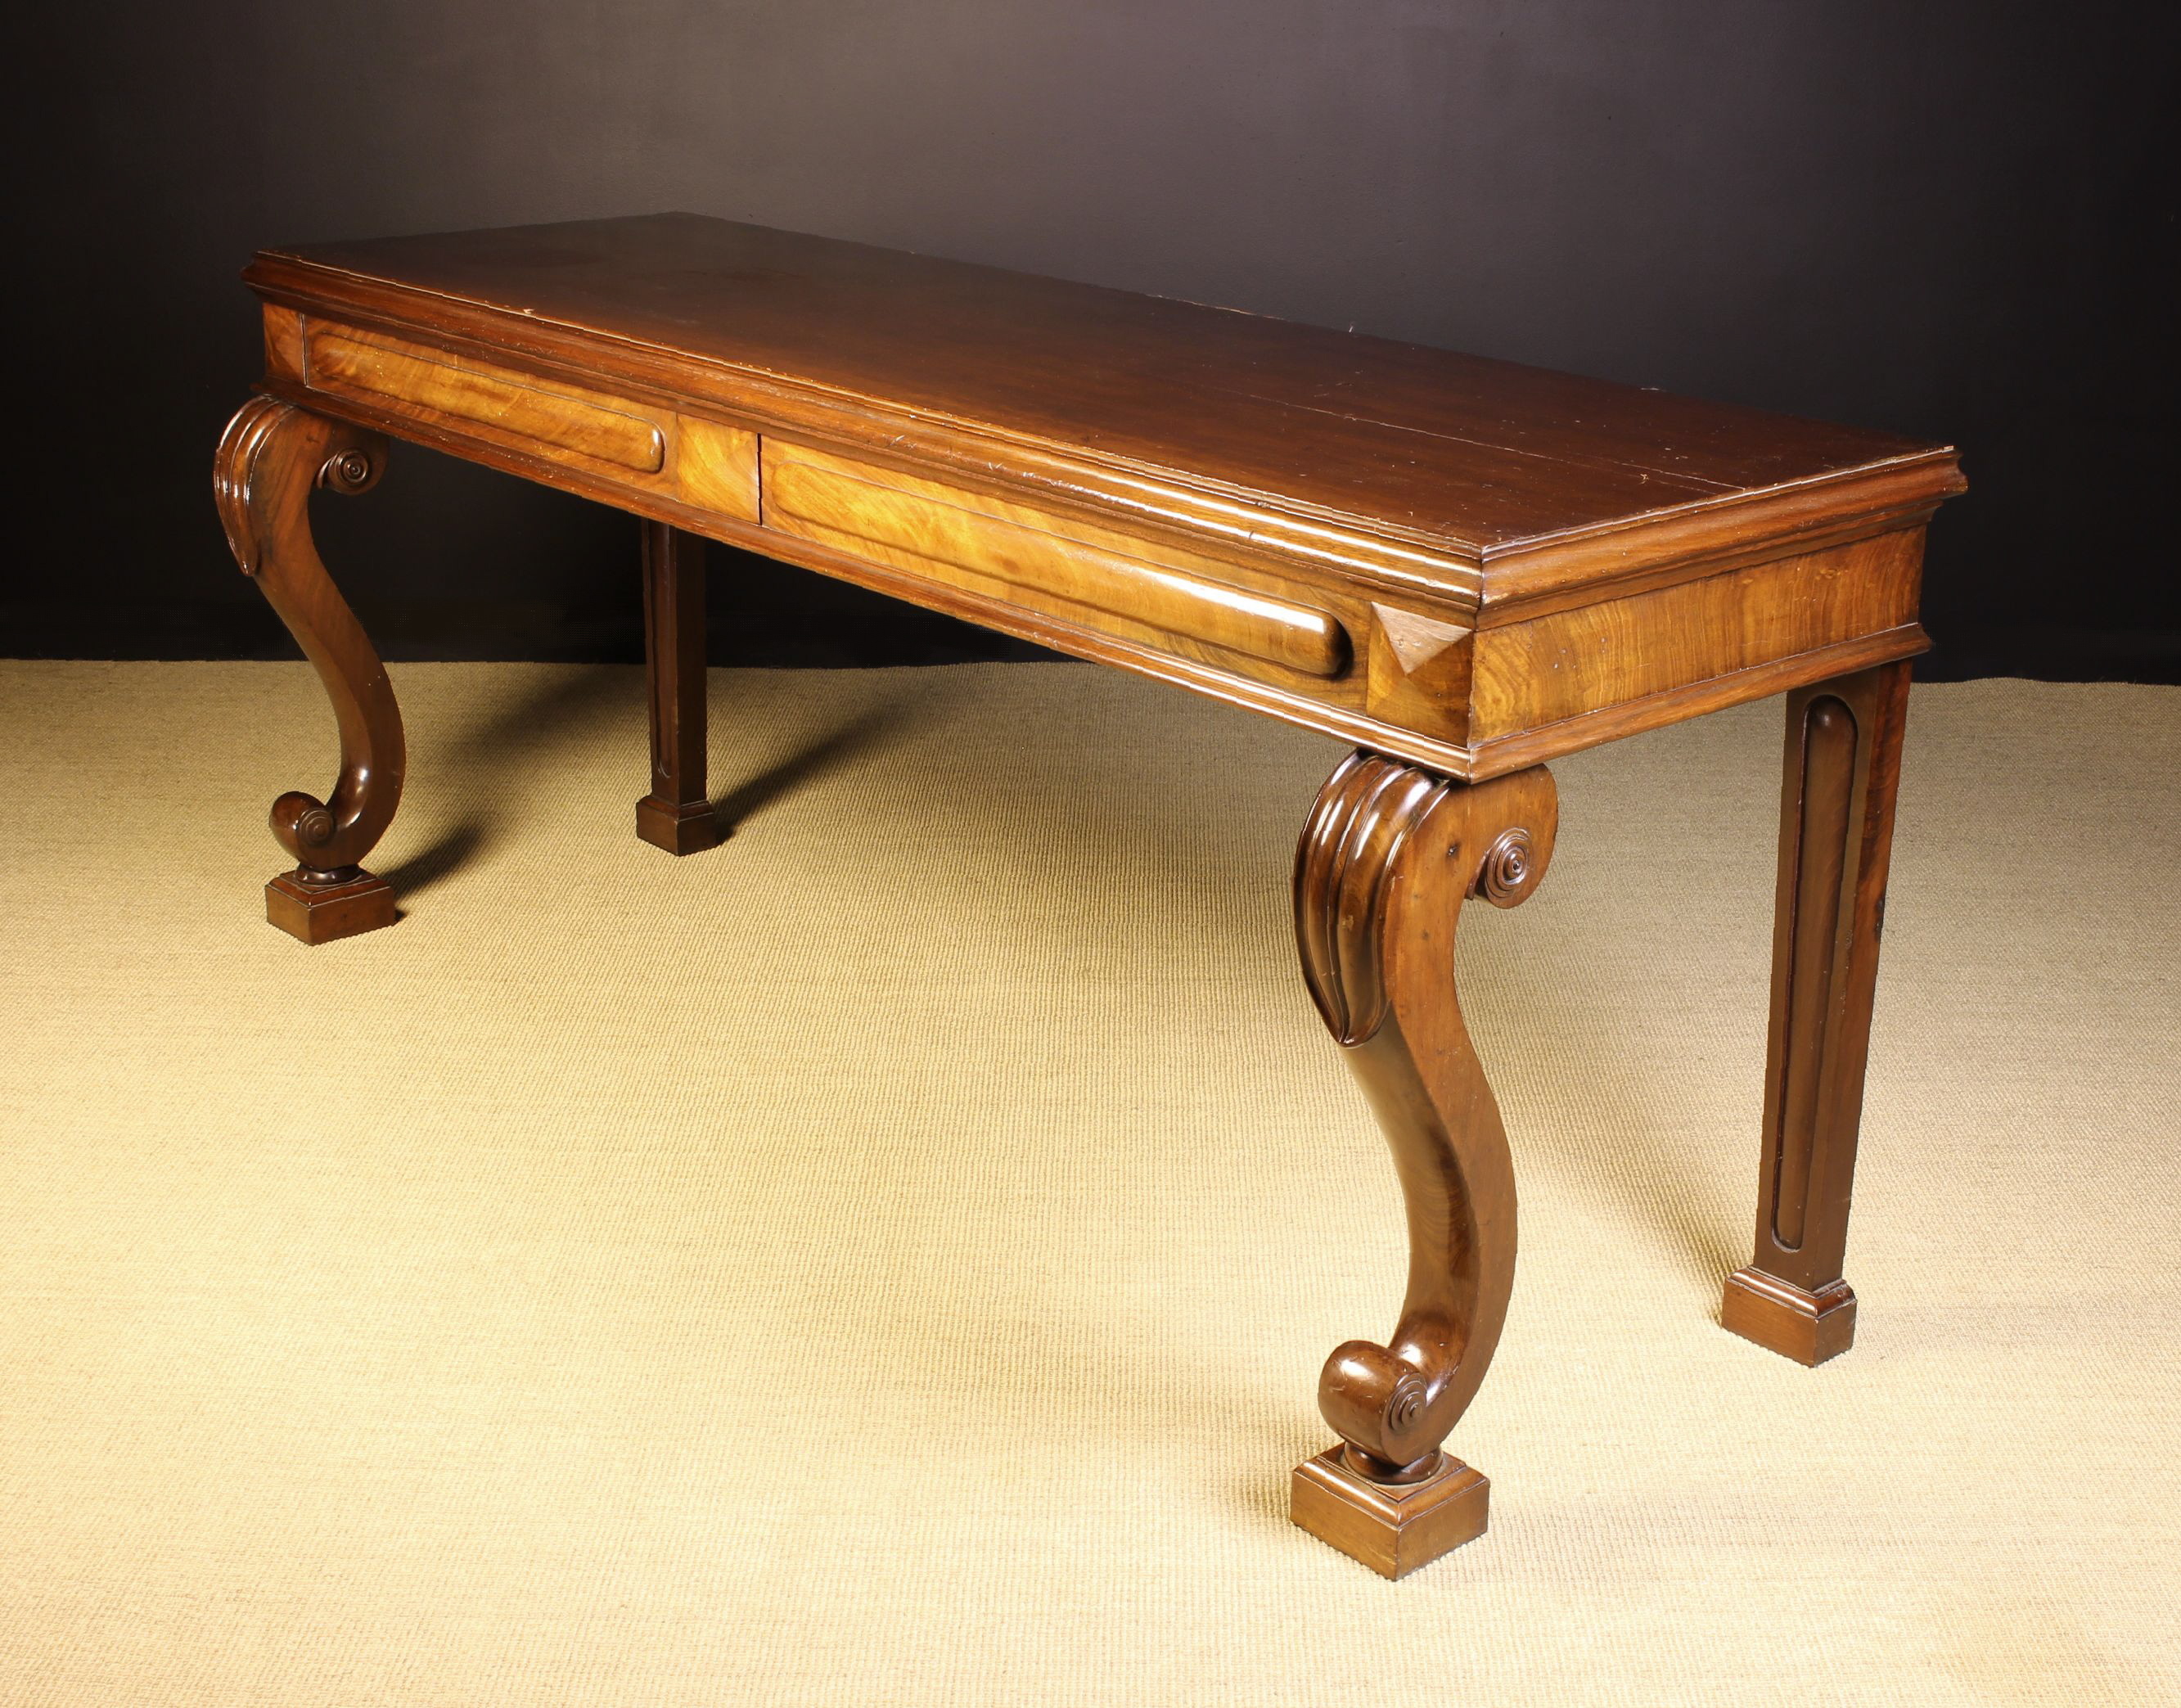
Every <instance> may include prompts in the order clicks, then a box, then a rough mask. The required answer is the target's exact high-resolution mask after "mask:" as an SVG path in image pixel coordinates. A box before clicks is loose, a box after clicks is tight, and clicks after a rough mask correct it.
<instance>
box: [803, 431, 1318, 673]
mask: <svg viewBox="0 0 2181 1708" xmlns="http://www.w3.org/2000/svg"><path fill="white" fill-rule="evenodd" d="M760 455H761V463H762V475H761V479H762V482H763V504H764V520H765V526H766V527H768V528H776V529H778V530H779V531H780V532H781V533H790V534H793V535H796V536H797V537H798V538H800V539H808V540H811V541H814V542H815V543H816V544H820V545H825V546H828V547H831V549H832V550H836V551H839V552H842V553H844V554H845V555H847V556H851V557H858V558H863V559H865V560H867V561H875V562H877V563H881V564H884V565H886V566H887V567H890V568H893V569H897V570H901V571H904V572H908V573H910V574H913V575H915V576H917V577H919V578H922V579H925V580H927V581H932V582H937V583H941V584H942V585H946V586H949V587H957V588H961V589H965V590H967V591H969V592H972V593H977V594H984V595H986V597H988V598H996V599H1002V600H1006V601H1007V602H1008V603H1009V604H1013V605H1021V606H1024V607H1027V608H1028V609H1030V610H1032V611H1039V612H1041V613H1043V614H1045V615H1046V616H1057V617H1059V618H1062V619H1063V620H1065V621H1068V622H1076V623H1079V624H1083V625H1085V626H1086V627H1092V628H1096V629H1099V630H1101V631H1103V632H1107V633H1118V634H1121V635H1123V636H1125V637H1127V638H1135V639H1146V640H1149V641H1151V643H1152V644H1161V645H1167V646H1169V647H1173V648H1175V649H1179V650H1184V651H1187V652H1190V653H1191V654H1192V655H1201V656H1205V657H1207V658H1209V659H1210V660H1211V661H1214V662H1217V663H1220V664H1223V665H1225V666H1229V667H1232V668H1237V669H1242V670H1245V671H1248V672H1251V673H1252V674H1256V675H1261V676H1262V675H1271V676H1273V677H1276V678H1277V677H1286V676H1289V675H1292V676H1295V677H1307V678H1316V679H1324V678H1329V677H1339V676H1342V675H1344V673H1345V672H1347V670H1348V667H1349V663H1350V640H1349V635H1348V631H1347V630H1346V628H1344V627H1343V626H1342V624H1341V622H1339V619H1338V618H1337V617H1336V616H1333V613H1331V612H1330V611H1324V610H1321V609H1319V608H1317V606H1315V605H1311V604H1309V603H1306V602H1305V601H1303V600H1298V599H1295V598H1293V597H1289V596H1284V595H1283V594H1282V593H1281V592H1280V591H1278V589H1276V588H1275V587H1274V586H1273V584H1272V583H1271V579H1270V578H1268V577H1264V576H1262V575H1258V574H1256V573H1253V572H1249V571H1245V570H1241V569H1238V568H1237V567H1234V566H1233V565H1229V564H1223V563H1220V562H1218V561H1216V560H1213V559H1210V558H1205V557H1201V556H1196V555H1195V554H1194V553H1191V552H1189V551H1186V550H1182V549H1179V548H1177V547H1170V546H1168V545H1165V544H1162V543H1160V542H1156V541H1149V540H1144V539H1136V538H1135V537H1134V536H1132V535H1129V534H1126V533H1120V532H1118V531H1117V530H1115V529H1112V528H1104V527H1102V526H1100V525H1099V524H1097V523H1095V522H1084V521H1079V520H1078V519H1076V518H1074V517H1063V516H1058V515H1056V514H1054V513H1052V512H1051V511H1045V510H1042V509H1040V508H1038V507H1036V506H1031V505H1027V504H1022V503H1018V502H1016V501H1014V500H1008V499H998V498H993V497H991V496H989V495H986V494H983V493H977V492H970V491H968V490H965V489H962V488H959V487H952V486H947V485H944V484H941V483H939V482H936V481H931V480H925V479H923V478H919V477H916V476H912V475H906V474H901V473H896V472H895V471H893V470H892V469H886V468H881V467H877V466H875V465H873V464H870V463H864V462H856V461H853V460H852V459H850V458H848V457H842V456H834V455H832V454H831V453H830V452H825V451H818V450H809V449H806V448H804V447H803V446H800V445H787V444H783V443H781V442H780V441H779V440H776V439H766V440H765V443H764V445H763V448H762V451H761V454H760Z"/></svg>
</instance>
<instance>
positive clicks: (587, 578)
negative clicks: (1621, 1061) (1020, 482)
mask: <svg viewBox="0 0 2181 1708" xmlns="http://www.w3.org/2000/svg"><path fill="white" fill-rule="evenodd" d="M39 9H40V12H41V17H40V19H38V20H37V21H36V23H35V24H34V25H30V27H32V28H34V29H36V30H38V31H39V32H41V34H40V36H39V37H38V38H37V39H35V40H33V41H29V42H28V43H25V44H22V46H21V49H20V51H19V53H18V54H16V55H14V56H12V57H14V61H15V64H16V66H17V68H18V75H19V77H20V76H21V74H22V73H23V72H24V71H25V70H27V71H28V72H29V74H30V75H29V76H28V78H27V80H25V81H26V83H27V86H26V87H25V88H24V89H22V90H20V91H19V93H18V96H17V97H16V100H15V102H14V106H13V107H12V108H10V112H11V116H12V119H13V122H14V127H15V128H16V129H17V130H18V132H19V134H18V135H17V136H16V137H14V139H13V141H14V144H15V146H14V147H13V148H12V149H11V151H10V156H9V158H10V160H11V162H12V163H13V183H12V185H11V186H10V190H9V195H10V196H11V198H12V199H13V200H14V202H15V204H16V210H15V213H14V216H13V217H12V218H11V221H10V229H11V231H12V232H13V233H14V235H15V237H16V239H17V242H18V252H17V255H16V257H15V258H14V266H13V267H12V268H11V271H13V272H14V274H15V277H16V284H17V288H18V290H19V291H21V292H23V293H24V294H25V296H26V299H27V300H26V301H25V303H24V304H23V305H22V307H21V312H19V316H18V318H17V319H16V320H15V322H14V324H13V326H12V327H11V330H12V332H13V334H14V350H13V351H12V352H11V353H12V356H13V366H14V369H15V372H16V373H17V376H18V378H17V387H16V390H17V400H18V406H17V417H18V420H19V422H22V423H27V424H28V425H29V426H30V428H31V429H32V430H31V432H30V436H29V444H28V448H27V450H26V451H23V452H19V454H18V457H17V459H16V464H15V466H16V468H17V470H18V473H19V477H23V478H25V480H24V487H25V488H26V489H19V490H18V492H17V493H16V495H15V500H14V502H13V503H11V504H10V506H8V514H9V517H10V518H11V521H12V523H13V526H14V528H15V530H16V539H15V542H14V550H11V551H10V552H8V554H7V555H6V567H5V570H4V571H0V574H4V577H5V580H4V582H0V623H4V627H0V652H6V653H15V654H25V653H30V654H38V653H46V654H78V655H91V656H141V655H152V656H176V657H190V656H207V655H284V654H286V653H287V652H288V646H287V643H286V640H285V638H284V636H283V635H282V633H280V631H279V628H278V627H277V625H275V624H274V622H273V620H272V618H271V617H270V616H269V615H268V614H267V613H266V612H265V611H263V610H262V608H261V607H260V606H259V605H258V604H257V601H256V598H255V595H254V594H252V593H251V590H250V589H249V587H248V586H247V584H246V583H245V582H244V581H243V580H242V579H241V578H240V576H238V575H237V574H236V573H235V571H234V570H233V568H232V567H231V566H230V564H229V561H228V560H227V557H226V555H225V551H224V547H223V546H222V544H221V542H220V540H219V538H218V530H217V528H216V526H215V524H214V522H213V511H212V506H211V501H210V497H209V492H208V486H207V476H208V471H209V467H210V459H211V453H212V447H213V442H214V439H215V437H216V435H217V434H218V428H219V427H220V424H221V423H222V421H223V420H224V417H225V416H226V415H227V414H228V412H229V411H230V410H231V409H232V408H233V407H234V406H235V404H236V403H237V402H238V401H240V398H241V397H242V395H243V394H244V393H245V391H246V390H247V389H248V386H249V384H250V381H251V377H252V375H253V374H254V373H255V372H256V368H257V351H256V344H255V340H256V321H255V317H254V313H253V310H252V306H251V302H250V301H249V299H248V298H247V296H246V293H245V292H244V291H243V290H242V289H241V288H240V285H237V284H236V282H235V274H236V271H237V269H238V268H240V266H241V264H242V263H243V262H244V261H245V260H246V257H248V255H249V253H250V252H251V250H252V249H253V248H254V247H256V246H258V245H260V244H263V243H267V242H277V241H292V240H308V239H313V238H332V237H347V236H362V235H376V234H381V233H390V232H404V231H417V230H430V229H446V228H450V227H457V226H469V225H478V224H513V223H517V222H523V221H531V220H544V219H559V218H578V217H587V216H595V215H602V214H611V213H631V212H638V211H646V210H654V209H660V208H687V209H692V210H695V211H698V212H701V213H716V214H721V215H726V216H730V217H733V218H744V219H754V220H758V221H761V222H765V223H767V224H777V225H784V226H790V227H795V228H798V229H804V230H810V231H818V232H824V233H827V234H831V235H839V236H844V237H853V238H857V239H861V240H866V241H870V242H876V243H883V244H891V245H896V246H905V247H910V248H915V249H920V250H925V251H927V252H932V253H936V254H941V255H948V256H954V257H963V258H966V259H971V260H977V261H986V262H992V263H1001V264H1004V265H1008V266H1012V267H1019V268H1028V269H1030V270H1033V271H1038V272H1045V273H1052V274H1061V275H1063V276H1066V277H1068V278H1074V279H1090V280H1095V281H1097V282H1100V283H1103V284H1109V285H1123V286H1127V287H1129V288H1132V289H1136V290H1151V291H1159V292H1163V293H1168V294H1171V295H1175V296H1185V297H1191V298H1195V299H1199V300H1202V301H1213V302H1219V303H1226V304H1231V305H1235V306H1239V307H1247V308H1251V309H1256V310H1259V311H1262V312H1268V313H1273V314H1278V315H1285V316H1289V317H1293V318H1300V319H1305V320H1314V321H1319V322H1323V323H1332V324H1337V325H1343V326H1346V325H1354V326H1356V327H1358V328H1360V329H1365V330H1368V331H1372V332H1378V333H1383V334H1390V335H1392V336H1395V337H1400V338H1409V339H1415V340H1422V341H1425V342H1429V343H1436V344H1446V345H1455V346H1457V347H1460V348H1465V349H1470V350H1475V351H1483V352H1485V353H1488V354H1492V355H1497V356H1505V357H1514V358H1517V359H1520V360H1522V361H1527V362H1541V363H1545V364H1548V365H1551V366H1555V367H1565V368H1576V369H1582V370H1584V371H1587V372H1591V373H1600V374H1605V375H1609V376H1611V377H1613V378H1615V379H1624V380H1630V381H1635V382H1639V383H1642V384H1653V385H1660V386H1665V387H1669V388H1671V389H1675V390H1686V391H1691V392H1695V393H1698V394H1701V395H1709V396H1714V397H1721V398H1731V399H1735V400H1737V401H1743V402H1748V403H1753V404H1758V405H1762V406H1770V407H1775V408H1781V409H1787V410H1793V411H1798V412H1803V413H1808V414H1813V415H1819V416H1827V417H1835V418H1837V419H1841V420H1844V421H1850V422H1856V423H1864V424H1868V425H1870V426H1875V427H1884V428H1897V429H1900V430H1902V431H1906V432H1909V433H1914V434H1924V435H1929V436H1932V437H1943V438H1947V439H1953V440H1955V441H1957V443H1959V444H1960V445H1963V447H1964V448H1965V450H1966V452H1967V462H1968V471H1969V473H1970V478H1971V480H1972V482H1973V485H1974V490H1973V491H1972V493H1971V494H1970V495H1969V496H1968V498H1967V499H1965V500H1957V502H1956V503H1955V504H1954V505H1952V506H1949V508H1948V510H1947V511H1946V514H1945V516H1944V517H1942V518H1941V522H1940V524H1939V526H1938V527H1937V528H1936V529H1935V533H1934V537H1933V540H1932V545H1931V552H1930V595H1929V599H1928V602H1927V611H1928V616H1929V619H1930V625H1931V627H1932V628H1933V629H1934V631H1935V633H1936V634H1937V635H1938V637H1939V638H1940V641H1941V651H1940V653H1939V654H1938V655H1936V656H1935V659H1934V660H1933V661H1932V663H1933V666H1934V668H1935V672H1936V673H1941V674H1953V675H1961V674H1974V673H1979V672H1991V671H2009V672H2027V673H2036V674H2051V675H2071V674H2080V675H2123V676H2126V675H2134V676H2137V677H2165V678H2169V679H2170V678H2172V677H2173V676H2174V674H2175V672H2176V669H2177V664H2181V592H2177V586H2181V578H2177V577H2176V576H2175V575H2174V573H2173V549H2172V546H2171V544H2169V541H2170V539H2171V531H2170V529H2168V528H2155V527H2154V511H2164V510H2166V509H2167V508H2169V506H2168V505H2167V490H2168V487H2169V484H2170V483H2171V481H2172V479H2173V475H2172V470H2173V467H2174V466H2175V456H2174V452H2175V449H2176V445H2175V439H2176V434H2175V428H2174V414H2175V406H2174V399H2175V396H2176V395H2177V382H2178V381H2181V375H2177V373H2176V372H2175V362H2174V357H2173V340H2171V339H2170V338H2168V337H2167V335H2166V334H2167V322H2168V321H2169V320H2170V318H2172V314H2173V292H2174V289H2175V284H2176V272H2175V268H2174V265H2173V261H2174V256H2175V237H2174V232H2175V220H2174V213H2173V205H2172V202H2171V201H2170V200H2169V199H2168V196H2167V191H2166V185H2165V184H2164V183H2163V181H2162V174H2163V173H2164V172H2165V171H2166V170H2167V168H2168V166H2169V163H2170V161H2171V159H2172V158H2173V153H2174V145H2175V135H2174V131H2173V124H2174V118H2173V104H2174V101H2173V97H2174V89H2175V70H2176V61H2177V33H2176V26H2175V25H2174V24H2173V21H2172V20H2173V15H2174V8H2171V7H2164V6H2161V7H2156V8H2152V7H2150V6H2147V5H2145V6H2134V5H2124V4H2112V5H2096V4H2092V5H2087V6H2086V5H2083V4H2076V5H2073V6H2057V5H2052V4H2050V3H2046V4H2040V5H2034V6H2032V5H2024V4H2015V3H2008V0H1958V3H1957V0H1908V3H1903V0H1830V3H1827V0H1438V3H1431V0H1315V3H1312V0H922V3H915V0H902V3H883V0H709V3H708V0H586V3H577V0H377V3H352V4H348V5H338V6H313V5H298V4H295V3H293V0H250V3H245V0H213V3H208V4H196V5H188V4H185V5H181V6H176V5H174V4H172V3H171V0H169V3H165V4H161V5H151V4H124V5H117V6H107V7H97V6H84V7H80V8H58V7H47V8H39ZM15 27H22V26H20V25H18V26H15ZM320 508H321V510H322V511H323V512H324V513H325V514H324V519H323V528H322V533H323V536H324V539H325V544H326V547H327V554H328V556H329V559H331V560H332V561H334V567H335V570H336V572H337V573H338V574H340V576H341V578H342V580H343V582H344V584H345V587H346V588H347V589H348V590H349V591H350V593H351V596H352V597H353V599H354V600H355V602H356V605H357V606H358V608H359V610H360V611H361V612H362V615H363V616H364V618H365V620H366V622H367V626H368V627H370V628H371V629H372V630H373V633H374V634H375V635H376V636H377V638H378V640H379V641H380V643H381V644H382V646H383V648H384V650H385V651H386V652H387V653H388V654H389V656H393V657H396V658H400V657H417V656H442V657H517V658H522V657H528V658H569V657H577V658H613V657H632V656H634V655H636V654H637V651H638V627H637V589H636V583H635V579H634V561H635V560H634V544H633V524H632V523H630V522H627V521H626V520H625V519H623V518H621V517H616V516H615V515H612V514H611V513H610V512H606V511H600V510H599V509H596V508H594V507H593V506H588V505H585V504H583V503H581V502H579V501H577V500H570V499H567V498H563V497H559V496H555V495H550V494H547V493H544V492H542V491H539V490H538V489H533V488H529V487H527V486H524V485H522V484H520V483H517V482H516V481H513V480H511V479H507V478H504V477H500V476H497V475H493V474H489V473H483V472H482V471H479V470H476V469H472V468H467V467H462V466H460V465H457V464H455V463H452V462H447V461H445V460H444V459H441V458H438V457H435V456H431V455H429V454H428V453H426V452H422V451H418V450H410V449H407V448H403V449H401V450H398V451H397V453H396V456H395V466H394V469H393V471H392V473H390V474H389V478H388V479H387V481H386V482H385V483H384V484H383V485H382V486H381V487H380V488H379V489H378V492H377V493H376V494H374V495H373V496H372V497H371V498H369V499H368V500H363V501H362V502H361V503H355V504H328V505H324V506H320ZM714 562H715V571H717V572H718V573H715V589H716V594H715V652H714V656H715V659H716V660H721V661H729V660H764V661H891V660H900V659H917V658H935V657H948V656H962V655H967V654H974V653H976V652H978V651H980V650H983V651H988V650H992V649H997V647H998V646H999V645H1000V643H997V642H996V641H992V640H991V639H989V638H986V637H980V636H978V635H976V634H975V633H971V632H969V631H967V630H964V629H961V628H959V627H956V626H954V625H952V624H950V623H947V622H944V621H942V620H940V619H937V618H931V617H926V616H922V615H920V614H918V613H915V612H912V611H908V610H907V609H906V608H905V607H902V606H899V605H892V604H890V603H888V602H885V601H881V600H875V599H872V598H870V597H868V596H865V595H863V594H857V593H854V592H853V591H852V590H848V589H841V588H837V587H833V586H831V585H829V584H826V583H821V582H820V581H818V580H817V579H816V578H812V577H809V576H806V575H804V574H803V573H802V572H796V571H790V570H786V569H782V568H778V567H769V566H765V565H761V564H758V563H756V562H754V561H751V560H748V559H744V558H741V557H738V556H733V555H731V554H728V553H726V552H717V553H716V554H715V560H714Z"/></svg>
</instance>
